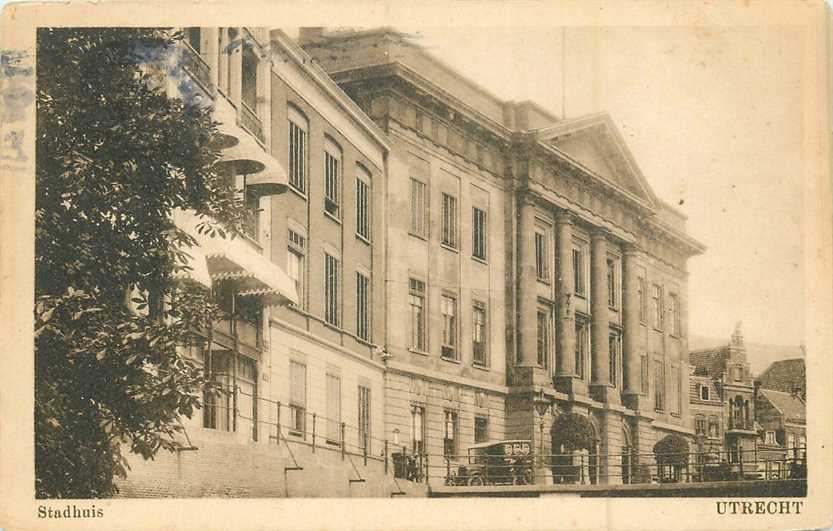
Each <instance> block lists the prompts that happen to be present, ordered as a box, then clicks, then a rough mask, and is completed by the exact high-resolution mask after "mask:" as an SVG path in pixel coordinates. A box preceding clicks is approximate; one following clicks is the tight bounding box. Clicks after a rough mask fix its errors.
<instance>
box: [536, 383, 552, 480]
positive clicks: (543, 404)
mask: <svg viewBox="0 0 833 531" xmlns="http://www.w3.org/2000/svg"><path fill="white" fill-rule="evenodd" d="M534 403H535V412H536V413H538V431H539V434H538V455H543V453H544V415H545V414H546V413H547V411H548V410H549V409H550V406H551V403H550V398H549V397H548V396H547V395H546V393H544V389H543V388H542V389H539V390H538V393H537V394H536V396H535V399H534ZM541 464H542V465H543V461H541Z"/></svg>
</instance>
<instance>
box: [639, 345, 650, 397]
mask: <svg viewBox="0 0 833 531" xmlns="http://www.w3.org/2000/svg"><path fill="white" fill-rule="evenodd" d="M639 376H640V378H641V379H642V382H641V386H640V390H641V394H642V396H648V385H649V384H648V355H647V354H642V355H640V356H639Z"/></svg>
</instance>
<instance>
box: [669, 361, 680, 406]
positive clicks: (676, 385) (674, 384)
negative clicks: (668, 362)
mask: <svg viewBox="0 0 833 531" xmlns="http://www.w3.org/2000/svg"><path fill="white" fill-rule="evenodd" d="M681 384H682V378H680V368H679V366H676V365H672V366H671V413H674V414H676V415H679V414H680V413H681V412H682V408H683V401H682V398H683V392H682V385H681Z"/></svg>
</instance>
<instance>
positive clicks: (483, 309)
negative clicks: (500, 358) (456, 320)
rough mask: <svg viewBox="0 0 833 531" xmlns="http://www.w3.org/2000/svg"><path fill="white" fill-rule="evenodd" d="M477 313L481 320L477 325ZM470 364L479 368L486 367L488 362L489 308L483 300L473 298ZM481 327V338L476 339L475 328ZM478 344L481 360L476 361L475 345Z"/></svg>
mask: <svg viewBox="0 0 833 531" xmlns="http://www.w3.org/2000/svg"><path fill="white" fill-rule="evenodd" d="M478 313H481V314H482V317H483V322H482V323H480V324H479V325H478V323H477V319H476V316H477V314H478ZM471 315H472V318H471V320H472V326H471V328H472V339H471V342H472V365H474V366H475V367H479V368H488V367H489V366H490V365H491V364H490V363H489V361H490V360H489V310H488V308H487V305H486V303H485V302H482V301H479V300H474V301H472V313H471ZM478 326H479V327H480V328H481V335H482V337H481V340H480V341H477V329H478ZM477 344H480V345H482V347H481V352H482V356H481V357H482V360H483V361H482V362H480V361H478V354H477V347H476V346H475V345H477Z"/></svg>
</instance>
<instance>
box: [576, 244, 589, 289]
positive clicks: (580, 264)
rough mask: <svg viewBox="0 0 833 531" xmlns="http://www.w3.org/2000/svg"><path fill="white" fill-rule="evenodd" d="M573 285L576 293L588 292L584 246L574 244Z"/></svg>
mask: <svg viewBox="0 0 833 531" xmlns="http://www.w3.org/2000/svg"><path fill="white" fill-rule="evenodd" d="M573 285H574V286H575V293H576V295H581V296H584V295H585V294H586V293H587V288H586V286H585V280H584V248H583V247H581V246H576V245H573Z"/></svg>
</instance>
